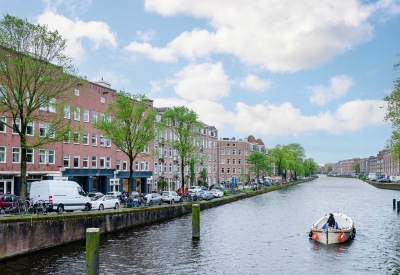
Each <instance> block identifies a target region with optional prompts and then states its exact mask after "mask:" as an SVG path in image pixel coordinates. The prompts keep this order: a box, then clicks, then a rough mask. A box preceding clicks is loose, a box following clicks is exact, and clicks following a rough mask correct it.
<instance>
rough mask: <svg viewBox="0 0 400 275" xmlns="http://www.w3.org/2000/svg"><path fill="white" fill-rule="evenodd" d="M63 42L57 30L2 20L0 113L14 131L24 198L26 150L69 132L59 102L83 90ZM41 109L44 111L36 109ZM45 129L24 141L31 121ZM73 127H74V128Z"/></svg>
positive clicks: (68, 124)
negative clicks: (76, 91) (18, 148)
mask: <svg viewBox="0 0 400 275" xmlns="http://www.w3.org/2000/svg"><path fill="white" fill-rule="evenodd" d="M65 49H66V40H65V39H63V38H62V37H61V36H60V35H59V34H58V32H57V31H55V32H52V31H49V30H48V29H47V26H44V25H35V24H31V23H29V22H28V21H27V20H26V19H25V20H22V19H19V18H17V17H13V16H11V15H8V14H6V15H5V16H4V18H3V19H2V20H1V21H0V76H1V77H0V114H2V115H3V116H5V117H6V122H5V125H6V126H7V127H10V128H12V125H13V123H15V122H16V121H19V125H20V128H19V129H16V130H17V133H18V135H19V137H20V147H21V197H22V198H24V199H25V198H26V150H27V149H31V148H36V147H40V148H43V147H45V145H47V144H49V143H53V142H56V141H61V140H63V138H64V135H65V134H66V133H68V132H70V131H71V130H72V128H71V125H70V122H71V120H67V119H64V110H63V104H64V103H65V102H69V101H70V100H71V99H73V97H74V96H75V95H74V90H75V89H76V88H78V85H80V86H79V89H80V90H82V91H83V89H84V84H86V80H85V79H84V78H80V77H78V76H77V70H76V69H75V68H74V66H73V65H72V59H71V58H70V57H69V56H67V55H65V54H64V52H65ZM41 107H45V108H47V109H48V112H44V111H40V110H39V109H40V108H41ZM33 121H40V122H45V123H47V124H48V125H49V127H48V129H49V132H48V134H47V135H45V136H40V135H39V131H37V133H36V134H35V136H34V138H29V141H28V139H27V137H26V133H27V126H28V124H29V123H30V122H33ZM75 126H76V125H75Z"/></svg>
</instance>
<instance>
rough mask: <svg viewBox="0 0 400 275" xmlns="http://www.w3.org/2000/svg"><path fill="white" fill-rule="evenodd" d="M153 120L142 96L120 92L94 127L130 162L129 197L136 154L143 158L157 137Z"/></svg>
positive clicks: (145, 99) (146, 100)
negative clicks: (141, 155)
mask: <svg viewBox="0 0 400 275" xmlns="http://www.w3.org/2000/svg"><path fill="white" fill-rule="evenodd" d="M155 119H156V111H155V110H152V109H150V107H149V100H148V99H147V98H146V96H145V95H140V94H139V95H133V94H128V93H126V92H123V91H120V92H118V93H116V100H115V102H113V103H110V104H108V106H107V109H106V112H104V115H102V117H101V118H100V120H99V121H98V122H96V123H94V127H95V128H97V129H99V130H100V131H101V132H102V133H103V134H104V136H105V138H107V139H110V140H111V142H112V143H114V144H115V145H116V146H117V147H118V149H120V150H121V151H122V152H123V153H124V154H125V155H127V156H128V158H129V180H128V182H129V184H128V194H132V191H133V190H132V189H133V162H134V160H135V159H136V157H137V156H138V155H139V154H143V155H144V156H145V155H146V154H145V153H143V152H145V151H148V146H149V143H150V142H151V141H152V140H154V138H155V136H156V128H155V127H154V122H155Z"/></svg>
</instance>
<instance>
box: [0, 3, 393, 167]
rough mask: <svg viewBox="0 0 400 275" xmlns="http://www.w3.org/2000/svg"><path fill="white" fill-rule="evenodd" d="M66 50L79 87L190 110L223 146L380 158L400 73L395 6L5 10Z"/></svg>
mask: <svg viewBox="0 0 400 275" xmlns="http://www.w3.org/2000/svg"><path fill="white" fill-rule="evenodd" d="M0 11H1V14H5V13H9V14H10V15H13V16H17V17H20V18H27V19H28V20H29V21H30V22H32V23H40V24H45V25H48V27H49V29H51V30H56V29H57V30H58V31H59V32H60V33H61V35H62V36H63V37H65V38H67V39H68V49H67V53H68V54H69V55H70V56H72V57H73V58H74V65H75V66H76V67H77V68H78V69H79V72H80V74H81V75H83V76H86V77H87V78H88V79H89V80H91V81H97V80H99V79H101V78H103V79H104V80H106V81H108V82H110V83H111V85H112V88H114V89H116V90H125V91H127V92H131V93H135V94H137V93H141V94H143V93H145V94H146V95H147V96H148V97H149V98H151V99H153V100H154V105H155V106H156V107H166V106H174V105H176V106H177V105H185V106H187V107H189V108H191V109H193V110H194V111H195V112H197V113H198V114H199V117H200V119H201V120H202V121H203V122H204V123H206V124H209V125H214V126H215V127H217V128H218V129H219V136H220V137H229V138H232V137H236V138H237V139H239V138H246V137H247V136H248V135H254V136H255V137H256V138H261V139H262V140H263V141H264V143H265V145H266V146H267V147H269V148H272V147H274V146H276V145H277V144H281V145H284V144H289V143H299V144H301V145H302V146H303V147H304V148H305V151H306V155H307V157H310V158H313V159H314V160H315V161H316V162H317V163H320V164H323V163H328V162H337V161H339V160H343V159H349V158H353V157H368V156H372V155H376V154H377V153H378V151H379V150H382V149H383V148H384V146H385V144H386V140H387V139H388V138H389V137H390V133H391V125H390V124H389V123H385V122H383V118H384V115H385V104H384V102H383V100H382V99H383V98H384V96H385V95H387V94H388V93H390V91H391V90H392V89H393V86H394V85H393V81H394V80H395V79H396V78H397V77H399V74H400V69H398V70H393V65H394V64H396V63H399V62H400V1H399V0H376V1H372V0H371V1H367V0H359V1H356V0H324V1H321V0H299V1H280V0H253V1H249V0H219V1H215V0H201V1H198V0H197V1H196V0H168V1H161V0H118V1H109V0H96V1H89V0H57V1H50V0H47V1H40V0H29V1H25V0H0Z"/></svg>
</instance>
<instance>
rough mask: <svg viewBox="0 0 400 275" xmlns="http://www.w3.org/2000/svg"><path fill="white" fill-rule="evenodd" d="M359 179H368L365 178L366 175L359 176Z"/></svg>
mask: <svg viewBox="0 0 400 275" xmlns="http://www.w3.org/2000/svg"><path fill="white" fill-rule="evenodd" d="M358 178H359V179H360V180H365V179H366V177H365V175H364V174H359V175H358Z"/></svg>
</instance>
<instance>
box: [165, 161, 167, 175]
mask: <svg viewBox="0 0 400 275" xmlns="http://www.w3.org/2000/svg"><path fill="white" fill-rule="evenodd" d="M164 173H167V164H166V163H164Z"/></svg>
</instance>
